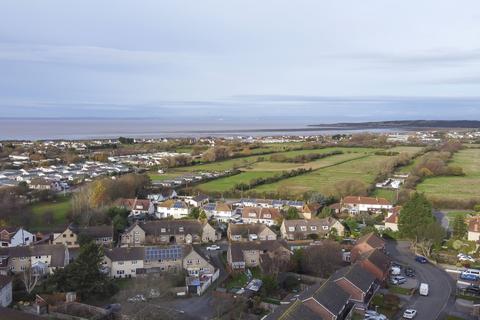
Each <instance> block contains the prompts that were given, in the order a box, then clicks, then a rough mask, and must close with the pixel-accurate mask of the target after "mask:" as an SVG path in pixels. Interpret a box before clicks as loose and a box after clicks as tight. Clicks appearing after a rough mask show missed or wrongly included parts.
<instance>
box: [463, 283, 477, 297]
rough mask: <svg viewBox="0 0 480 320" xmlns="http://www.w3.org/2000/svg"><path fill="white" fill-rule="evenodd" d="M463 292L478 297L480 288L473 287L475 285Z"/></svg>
mask: <svg viewBox="0 0 480 320" xmlns="http://www.w3.org/2000/svg"><path fill="white" fill-rule="evenodd" d="M465 291H466V292H468V293H473V294H476V295H480V286H478V285H475V284H471V285H469V286H468V287H467V288H466V289H465Z"/></svg>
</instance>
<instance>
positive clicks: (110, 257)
mask: <svg viewBox="0 0 480 320" xmlns="http://www.w3.org/2000/svg"><path fill="white" fill-rule="evenodd" d="M144 258H145V248H143V247H116V248H113V249H110V250H107V251H105V255H104V259H103V264H102V265H103V270H104V271H105V272H106V273H108V275H109V276H110V277H112V278H132V277H136V276H137V273H141V271H140V270H143V268H144V264H143V260H144ZM139 271H140V272H139Z"/></svg>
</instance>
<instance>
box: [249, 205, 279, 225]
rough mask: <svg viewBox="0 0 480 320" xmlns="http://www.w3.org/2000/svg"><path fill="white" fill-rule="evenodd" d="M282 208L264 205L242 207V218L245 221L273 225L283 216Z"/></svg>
mask: <svg viewBox="0 0 480 320" xmlns="http://www.w3.org/2000/svg"><path fill="white" fill-rule="evenodd" d="M281 216H282V215H281V213H280V210H278V209H275V208H264V207H245V208H243V209H242V219H243V222H245V223H263V224H266V225H267V226H273V225H276V224H277V223H278V220H279V218H281Z"/></svg>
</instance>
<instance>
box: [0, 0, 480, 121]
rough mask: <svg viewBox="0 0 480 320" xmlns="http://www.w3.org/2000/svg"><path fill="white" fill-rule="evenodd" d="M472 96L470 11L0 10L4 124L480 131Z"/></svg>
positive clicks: (192, 4) (476, 22) (479, 78)
mask: <svg viewBox="0 0 480 320" xmlns="http://www.w3.org/2000/svg"><path fill="white" fill-rule="evenodd" d="M479 89H480V2H479V1H478V0H472V1H463V0H459V1H447V0H424V1H415V0H408V1H385V0H363V1H358V0H343V1H338V0H331V1H323V0H322V1H316V0H312V1H303V0H299V1H287V0H285V1H281V0H271V1H267V0H264V1H258V0H241V1H240V0H238V1H237V0H229V1H225V0H215V1H214V0H210V1H208V0H207V1H205V0H202V1H193V0H192V1H181V0H172V1H163V0H152V1H145V0H140V1H122V0H103V1H94V0H81V1H64V0H42V1H37V0H31V1H23V0H15V1H2V2H0V117H86V116H89V117H108V116H111V117H156V116H164V115H165V114H168V116H172V117H173V116H185V117H187V116H188V117H197V118H198V117H211V116H216V117H227V118H228V117H235V115H237V116H238V114H239V113H241V114H242V116H245V115H248V114H250V113H255V114H256V116H261V117H270V116H271V117H273V118H275V117H281V116H282V117H289V116H291V117H295V118H301V117H304V118H310V116H311V115H314V116H316V117H317V118H322V119H323V120H325V121H337V120H343V119H348V120H358V121H363V120H371V119H374V120H381V119H407V118H408V119H413V118H422V119H426V118H430V119H439V118H446V119H452V118H456V119H479V120H480V98H477V97H480V94H479ZM340 112H341V113H342V115H340V114H339V113H340ZM314 122H319V121H318V120H315V121H314ZM320 122H321V121H320Z"/></svg>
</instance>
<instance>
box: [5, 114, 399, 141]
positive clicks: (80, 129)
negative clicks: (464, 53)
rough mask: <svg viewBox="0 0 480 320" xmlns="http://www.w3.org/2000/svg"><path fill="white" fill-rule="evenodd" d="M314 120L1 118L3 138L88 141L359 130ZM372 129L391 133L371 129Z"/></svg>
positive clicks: (328, 133) (298, 133)
mask: <svg viewBox="0 0 480 320" xmlns="http://www.w3.org/2000/svg"><path fill="white" fill-rule="evenodd" d="M319 122H320V121H318V120H315V122H313V123H312V121H309V120H302V119H294V120H289V119H285V120H278V119H273V120H268V119H242V120H224V119H207V120H206V119H200V120H195V119H189V120H172V119H168V120H167V119H161V118H133V119H132V118H0V140H59V139H67V140H87V139H109V138H118V137H120V136H124V137H132V138H162V137H165V138H172V137H207V136H212V137H220V136H225V137H236V136H243V137H245V136H254V137H255V136H284V135H296V136H304V135H331V134H336V133H354V132H359V131H366V130H364V129H359V130H338V129H332V128H329V127H328V126H325V127H311V126H310V125H312V124H314V123H319ZM368 131H369V132H390V131H391V130H388V129H369V130H368Z"/></svg>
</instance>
